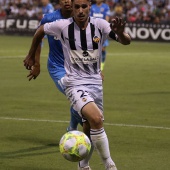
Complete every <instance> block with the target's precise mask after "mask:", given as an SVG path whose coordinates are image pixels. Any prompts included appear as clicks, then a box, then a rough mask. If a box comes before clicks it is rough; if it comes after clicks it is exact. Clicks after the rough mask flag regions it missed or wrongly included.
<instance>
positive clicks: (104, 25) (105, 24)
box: [98, 19, 111, 35]
mask: <svg viewBox="0 0 170 170" xmlns="http://www.w3.org/2000/svg"><path fill="white" fill-rule="evenodd" d="M98 23H99V25H100V28H101V30H102V33H103V34H106V35H109V33H110V31H111V28H110V23H109V22H107V21H106V20H105V19H99V22H98Z"/></svg>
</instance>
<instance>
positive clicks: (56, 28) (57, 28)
mask: <svg viewBox="0 0 170 170" xmlns="http://www.w3.org/2000/svg"><path fill="white" fill-rule="evenodd" d="M62 23H63V22H62V20H56V21H53V22H50V23H46V24H44V32H45V34H47V35H52V36H54V37H60V35H61V30H62V25H63V24H62Z"/></svg>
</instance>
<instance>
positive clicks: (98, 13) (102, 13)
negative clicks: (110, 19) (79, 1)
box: [90, 3, 110, 19]
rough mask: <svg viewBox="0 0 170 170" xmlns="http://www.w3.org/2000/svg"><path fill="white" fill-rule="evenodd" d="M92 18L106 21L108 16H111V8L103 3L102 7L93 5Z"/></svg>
mask: <svg viewBox="0 0 170 170" xmlns="http://www.w3.org/2000/svg"><path fill="white" fill-rule="evenodd" d="M90 16H92V17H96V18H103V19H106V16H110V8H109V6H108V5H107V4H105V3H102V4H101V6H97V5H96V4H93V5H92V6H91V9H90Z"/></svg>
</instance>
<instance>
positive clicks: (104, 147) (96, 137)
mask: <svg viewBox="0 0 170 170" xmlns="http://www.w3.org/2000/svg"><path fill="white" fill-rule="evenodd" d="M90 137H91V140H92V142H93V145H94V147H95V148H96V150H97V152H98V154H99V155H100V157H101V159H102V161H103V163H104V165H105V167H107V166H108V165H115V163H114V162H113V160H112V158H111V156H110V150H109V142H108V138H107V135H106V133H105V130H104V128H101V129H90Z"/></svg>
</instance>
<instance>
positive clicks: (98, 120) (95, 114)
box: [81, 102, 103, 129]
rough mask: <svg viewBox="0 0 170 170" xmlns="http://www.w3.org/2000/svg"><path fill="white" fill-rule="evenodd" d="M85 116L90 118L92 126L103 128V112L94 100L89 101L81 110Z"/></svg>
mask: <svg viewBox="0 0 170 170" xmlns="http://www.w3.org/2000/svg"><path fill="white" fill-rule="evenodd" d="M81 113H82V115H83V117H84V118H85V119H87V120H88V122H89V123H90V127H91V128H92V129H93V128H94V129H95V128H98V129H99V128H102V126H103V114H102V113H101V111H100V109H99V108H98V107H97V105H96V104H95V103H94V102H90V103H87V104H86V105H85V106H84V107H83V108H82V111H81Z"/></svg>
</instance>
